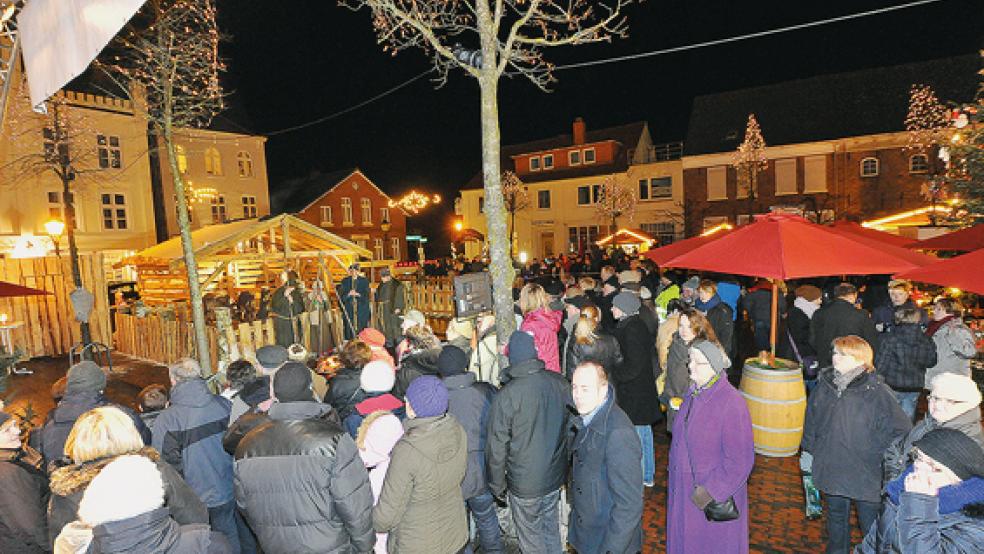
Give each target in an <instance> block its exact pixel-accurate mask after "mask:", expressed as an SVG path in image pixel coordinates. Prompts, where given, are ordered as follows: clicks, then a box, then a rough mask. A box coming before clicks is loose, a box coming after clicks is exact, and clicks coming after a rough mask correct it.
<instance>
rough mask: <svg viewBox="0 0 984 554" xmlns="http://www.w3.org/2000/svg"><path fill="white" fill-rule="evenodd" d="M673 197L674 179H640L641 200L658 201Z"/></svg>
mask: <svg viewBox="0 0 984 554" xmlns="http://www.w3.org/2000/svg"><path fill="white" fill-rule="evenodd" d="M672 196H673V177H653V178H651V179H639V200H657V199H660V198H671V197H672Z"/></svg>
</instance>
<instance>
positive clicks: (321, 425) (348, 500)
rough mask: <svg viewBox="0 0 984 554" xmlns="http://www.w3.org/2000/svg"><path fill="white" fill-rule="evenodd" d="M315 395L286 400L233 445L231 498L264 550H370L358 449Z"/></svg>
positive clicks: (368, 506) (367, 497) (368, 504)
mask: <svg viewBox="0 0 984 554" xmlns="http://www.w3.org/2000/svg"><path fill="white" fill-rule="evenodd" d="M329 411H331V407H330V406H328V405H325V404H321V403H320V402H287V403H282V404H275V405H273V406H272V407H271V408H270V412H269V415H268V418H269V419H268V420H267V421H266V422H264V423H263V424H261V425H260V426H259V427H256V428H255V429H253V430H252V431H250V432H249V433H247V434H246V436H245V437H243V440H242V441H241V442H240V443H239V446H238V447H237V448H236V465H235V489H236V504H238V506H239V509H240V510H241V511H242V512H243V515H244V517H245V518H246V521H247V522H248V523H249V526H250V528H251V529H252V530H253V532H254V533H256V538H257V540H258V541H259V545H260V547H261V548H262V549H263V551H264V552H265V553H267V554H278V553H285V552H289V553H291V554H295V553H302V552H311V553H314V552H318V553H337V554H342V553H344V554H348V553H350V552H369V551H371V550H372V548H373V544H375V541H376V536H375V534H373V531H372V504H373V500H372V491H371V490H370V488H369V474H368V473H366V469H365V467H364V466H363V465H362V460H361V459H360V458H359V452H358V449H357V448H356V446H355V442H354V441H353V440H352V437H350V436H349V435H348V433H346V432H345V431H344V430H343V429H342V428H341V426H339V425H338V424H337V423H334V422H332V421H328V420H326V419H325V418H324V415H325V414H326V413H327V412H329Z"/></svg>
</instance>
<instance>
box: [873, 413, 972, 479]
mask: <svg viewBox="0 0 984 554" xmlns="http://www.w3.org/2000/svg"><path fill="white" fill-rule="evenodd" d="M941 428H943V429H956V430H957V431H960V432H961V433H963V434H965V435H967V436H968V437H970V438H972V439H974V441H975V442H976V443H977V444H978V445H979V446H980V447H981V448H982V449H984V430H982V429H981V408H980V406H975V407H973V408H971V409H970V410H967V411H966V412H964V413H962V414H960V415H958V416H957V417H955V418H953V419H951V420H950V421H945V422H943V423H940V422H938V421H936V420H935V419H933V416H932V414H926V417H924V418H922V419H921V420H919V423H916V424H915V425H914V426H913V427H912V430H911V431H909V433H908V434H906V435H905V436H904V437H899V438H898V439H896V440H894V441H893V442H892V444H891V445H889V447H888V448H886V449H885V454H884V455H883V457H882V482H883V483H888V482H889V481H891V480H893V479H895V478H896V477H898V476H899V475H901V474H902V471H903V470H904V469H905V467H906V465H908V463H909V453H910V452H912V444H913V443H914V442H916V441H917V440H919V439H921V438H923V436H924V435H925V434H926V433H928V432H930V431H932V430H934V429H941Z"/></svg>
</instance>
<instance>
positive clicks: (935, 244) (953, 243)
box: [908, 223, 984, 252]
mask: <svg viewBox="0 0 984 554" xmlns="http://www.w3.org/2000/svg"><path fill="white" fill-rule="evenodd" d="M908 246H909V248H912V249H913V250H955V251H958V252H972V251H974V250H978V249H981V248H984V223H981V224H978V225H974V226H973V227H967V228H966V229H961V230H959V231H954V232H952V233H947V234H945V235H940V236H938V237H933V238H931V239H926V240H920V241H916V242H909V245H908Z"/></svg>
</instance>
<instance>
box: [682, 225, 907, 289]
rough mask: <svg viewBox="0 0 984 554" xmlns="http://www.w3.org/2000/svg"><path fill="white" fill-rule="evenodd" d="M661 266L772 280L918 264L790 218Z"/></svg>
mask: <svg viewBox="0 0 984 554" xmlns="http://www.w3.org/2000/svg"><path fill="white" fill-rule="evenodd" d="M663 265H665V266H668V267H680V268H687V269H696V270H702V271H713V272H717V273H732V274H736V275H750V276H754V277H766V278H771V279H797V278H802V277H821V276H826V275H874V274H892V273H898V272H900V271H908V270H911V269H916V268H918V267H919V265H918V264H915V263H912V262H911V261H908V260H905V259H902V258H900V257H898V256H894V255H892V254H889V253H886V252H883V251H882V250H880V249H878V248H874V247H871V246H868V245H867V244H863V243H861V242H859V241H855V240H852V239H850V238H847V237H845V236H843V235H841V234H838V233H835V232H833V231H831V230H830V229H828V228H826V227H823V226H821V225H816V224H814V223H810V222H809V221H807V220H806V219H803V218H802V217H799V216H795V215H788V214H778V213H776V214H767V215H763V216H757V217H756V221H755V222H754V223H752V224H750V225H745V226H743V227H739V228H737V229H735V230H734V231H731V232H730V233H728V234H727V235H725V236H723V237H720V238H718V239H716V240H713V241H711V242H708V243H706V244H704V245H702V246H699V247H698V248H696V249H694V250H693V251H691V252H688V253H686V254H683V255H680V256H677V257H676V258H673V259H672V260H669V261H667V262H666V263H664V264H663Z"/></svg>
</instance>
